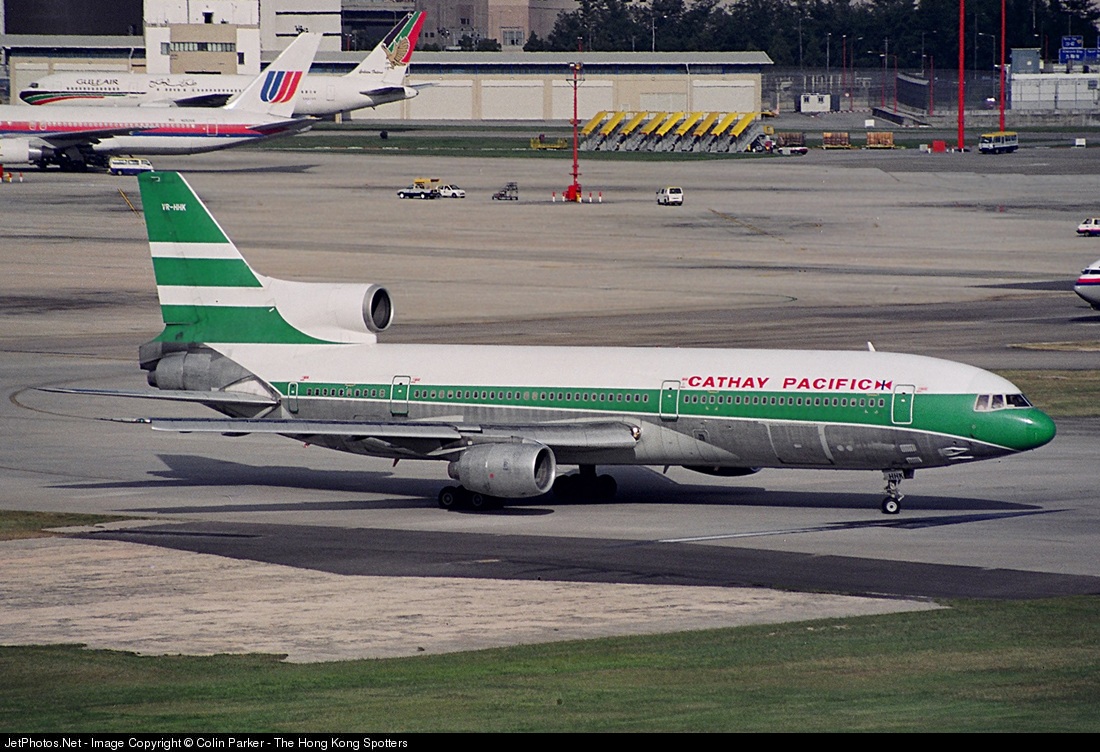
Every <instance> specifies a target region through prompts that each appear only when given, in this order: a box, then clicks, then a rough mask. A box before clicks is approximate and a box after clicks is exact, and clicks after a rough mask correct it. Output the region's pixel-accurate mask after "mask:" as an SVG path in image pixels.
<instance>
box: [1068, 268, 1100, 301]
mask: <svg viewBox="0 0 1100 752" xmlns="http://www.w3.org/2000/svg"><path fill="white" fill-rule="evenodd" d="M1073 291H1074V292H1075V293H1077V294H1078V295H1079V296H1080V297H1081V299H1082V300H1084V301H1085V302H1086V303H1088V304H1089V305H1090V306H1092V307H1093V308H1095V309H1096V310H1098V311H1100V261H1093V262H1092V263H1091V264H1089V265H1088V266H1086V267H1085V268H1084V269H1082V270H1081V274H1080V275H1079V276H1078V277H1077V281H1076V282H1075V283H1074V284H1073Z"/></svg>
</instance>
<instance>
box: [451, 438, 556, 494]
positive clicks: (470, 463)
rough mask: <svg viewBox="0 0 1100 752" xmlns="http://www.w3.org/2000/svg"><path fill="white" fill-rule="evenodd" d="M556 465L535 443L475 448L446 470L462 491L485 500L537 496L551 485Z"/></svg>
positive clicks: (464, 453)
mask: <svg viewBox="0 0 1100 752" xmlns="http://www.w3.org/2000/svg"><path fill="white" fill-rule="evenodd" d="M556 471H557V462H556V461H555V460H554V453H553V452H552V451H551V450H550V447H548V446H546V445H544V444H536V443H522V444H521V443H515V444H477V445H475V446H472V447H470V448H469V449H467V450H465V451H464V452H463V453H462V454H461V455H460V456H459V458H458V459H457V460H455V461H454V462H452V463H451V464H450V465H448V466H447V473H448V474H449V475H450V476H451V477H452V478H454V479H455V480H457V481H458V482H459V483H461V484H462V485H463V486H465V487H466V489H467V490H469V491H476V492H478V493H482V494H488V495H489V496H500V497H503V498H508V499H522V498H527V497H530V496H541V495H542V494H544V493H546V492H547V491H549V490H550V487H551V486H553V485H554V476H555V473H556Z"/></svg>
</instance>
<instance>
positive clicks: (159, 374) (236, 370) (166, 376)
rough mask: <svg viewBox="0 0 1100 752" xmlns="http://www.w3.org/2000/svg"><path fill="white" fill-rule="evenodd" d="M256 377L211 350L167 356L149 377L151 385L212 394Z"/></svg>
mask: <svg viewBox="0 0 1100 752" xmlns="http://www.w3.org/2000/svg"><path fill="white" fill-rule="evenodd" d="M251 376H252V374H251V373H249V372H248V371H246V370H245V369H244V368H241V367H240V366H239V365H237V364H236V363H234V362H233V361H232V360H230V359H229V358H227V357H225V356H224V355H220V354H218V353H216V352H211V351H208V350H206V351H203V350H200V351H197V352H180V353H171V354H170V355H165V356H164V357H162V358H161V359H160V360H158V361H157V362H156V366H155V367H154V368H152V369H151V370H150V371H149V373H148V374H147V376H146V380H147V381H148V382H149V386H155V387H157V388H159V389H183V390H187V391H195V392H209V391H214V390H218V389H224V388H225V387H227V386H229V385H230V384H235V383H237V382H239V381H242V380H243V379H247V378H249V377H251Z"/></svg>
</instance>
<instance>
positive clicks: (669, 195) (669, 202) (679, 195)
mask: <svg viewBox="0 0 1100 752" xmlns="http://www.w3.org/2000/svg"><path fill="white" fill-rule="evenodd" d="M657 203H658V204H659V205H661V206H680V205H681V204H683V203H684V189H683V188H678V187H676V186H669V187H667V188H662V189H661V190H659V191H657Z"/></svg>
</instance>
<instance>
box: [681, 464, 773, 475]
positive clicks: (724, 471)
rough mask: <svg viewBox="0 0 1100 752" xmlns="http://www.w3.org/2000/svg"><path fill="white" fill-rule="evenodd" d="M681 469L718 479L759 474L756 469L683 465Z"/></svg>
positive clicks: (758, 470)
mask: <svg viewBox="0 0 1100 752" xmlns="http://www.w3.org/2000/svg"><path fill="white" fill-rule="evenodd" d="M683 468H684V469H685V470H691V471H692V472H696V473H702V474H703V475H715V476H717V477H719V478H740V477H741V476H742V475H752V474H753V473H758V472H760V468H758V467H722V466H721V465H683Z"/></svg>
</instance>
